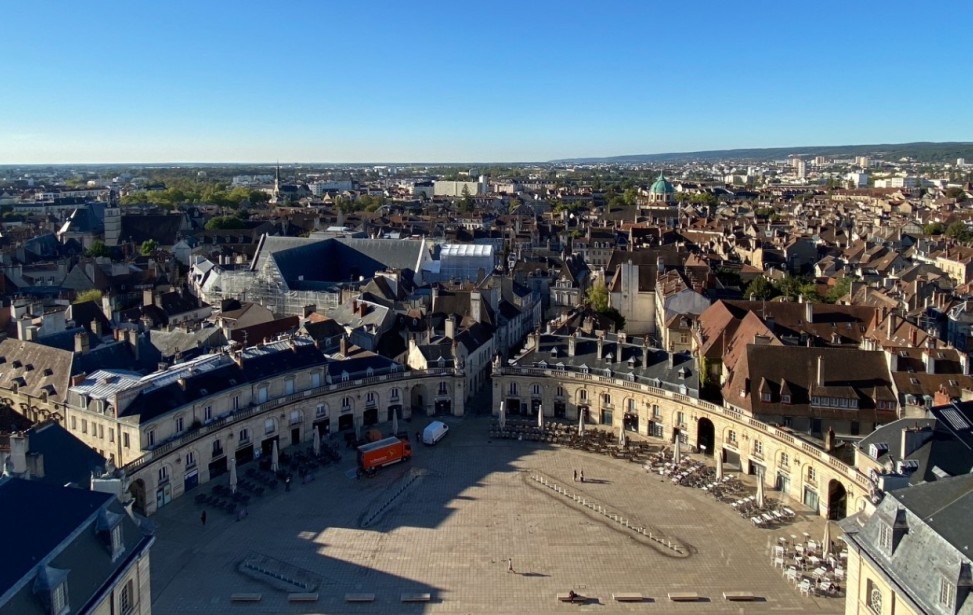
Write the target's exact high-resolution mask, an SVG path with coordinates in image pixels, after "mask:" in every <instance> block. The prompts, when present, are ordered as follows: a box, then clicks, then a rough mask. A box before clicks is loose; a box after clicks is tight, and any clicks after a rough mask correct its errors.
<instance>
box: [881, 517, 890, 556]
mask: <svg viewBox="0 0 973 615" xmlns="http://www.w3.org/2000/svg"><path fill="white" fill-rule="evenodd" d="M878 546H879V547H881V548H882V550H884V551H886V552H891V551H892V526H890V525H888V524H887V523H882V524H881V525H880V526H879V529H878Z"/></svg>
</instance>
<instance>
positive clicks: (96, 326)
mask: <svg viewBox="0 0 973 615" xmlns="http://www.w3.org/2000/svg"><path fill="white" fill-rule="evenodd" d="M90 327H91V332H92V333H94V334H95V335H96V336H98V337H99V338H100V337H101V336H102V335H104V331H102V329H101V321H100V320H98V319H97V318H93V319H92V320H91V325H90Z"/></svg>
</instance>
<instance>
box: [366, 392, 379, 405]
mask: <svg viewBox="0 0 973 615" xmlns="http://www.w3.org/2000/svg"><path fill="white" fill-rule="evenodd" d="M377 403H378V396H377V395H375V391H369V392H368V393H366V394H365V405H366V406H374V405H376V404H377Z"/></svg>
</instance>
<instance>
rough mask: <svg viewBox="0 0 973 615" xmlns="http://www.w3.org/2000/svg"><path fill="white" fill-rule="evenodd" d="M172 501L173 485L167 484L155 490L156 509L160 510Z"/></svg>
mask: <svg viewBox="0 0 973 615" xmlns="http://www.w3.org/2000/svg"><path fill="white" fill-rule="evenodd" d="M171 501H172V484H171V483H165V484H163V485H159V488H158V489H156V490H155V509H156V510H159V509H160V508H162V507H163V506H165V505H166V504H168V503H169V502H171Z"/></svg>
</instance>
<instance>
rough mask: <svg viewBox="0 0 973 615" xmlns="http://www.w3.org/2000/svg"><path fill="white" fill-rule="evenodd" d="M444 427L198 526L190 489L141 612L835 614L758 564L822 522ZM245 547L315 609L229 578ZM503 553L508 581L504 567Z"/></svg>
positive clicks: (160, 547) (482, 431)
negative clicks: (366, 469) (366, 465)
mask: <svg viewBox="0 0 973 615" xmlns="http://www.w3.org/2000/svg"><path fill="white" fill-rule="evenodd" d="M446 421H447V422H449V423H450V428H451V431H450V434H449V436H447V438H446V439H444V440H443V441H442V442H440V443H439V444H438V445H437V446H435V447H431V448H430V447H425V446H421V445H420V446H418V447H417V448H416V450H415V454H414V457H413V460H412V461H411V462H409V463H408V464H401V465H398V466H392V467H389V468H386V469H384V470H382V471H381V473H380V475H379V476H378V477H376V478H372V479H361V480H355V479H349V478H348V477H347V476H346V475H345V472H346V471H347V470H348V469H350V468H351V467H353V464H354V459H353V457H354V456H353V455H352V454H351V453H352V452H351V451H350V450H349V451H347V453H346V454H345V455H344V460H343V461H342V463H341V464H340V465H331V466H328V467H327V468H325V469H323V470H319V471H318V472H317V478H316V480H315V481H313V482H311V483H309V484H306V485H302V484H297V483H298V481H295V482H294V484H292V487H291V491H290V492H284V490H283V489H282V488H281V489H278V491H277V492H271V493H270V494H269V495H265V496H264V497H263V498H257V499H256V500H255V502H253V503H252V504H251V505H250V507H249V513H250V514H249V516H248V517H247V518H245V519H243V520H241V521H235V520H234V519H233V518H232V517H230V516H229V515H226V514H221V513H219V512H217V511H214V510H212V509H209V510H208V511H207V515H208V521H207V525H206V526H205V527H203V526H202V524H201V522H200V512H201V509H200V508H199V507H198V506H197V505H196V504H195V503H194V502H193V494H192V493H190V495H189V496H187V497H183V498H181V499H179V500H177V501H175V502H173V503H172V504H170V505H169V506H167V507H165V508H164V509H162V510H161V511H160V512H159V513H158V514H157V515H156V516H155V517H153V521H155V522H156V523H157V524H158V531H157V541H156V543H155V546H154V547H153V549H152V597H153V605H152V610H153V613H154V614H155V615H175V614H178V613H236V612H239V613H254V614H255V613H282V614H290V613H530V612H533V613H537V612H579V611H580V612H589V611H592V610H595V611H597V610H599V609H600V610H601V612H612V613H616V612H618V613H627V612H660V613H661V612H679V613H728V612H733V613H743V612H746V613H762V612H788V611H789V612H795V613H803V612H822V613H840V612H843V611H844V599H843V598H839V599H836V598H807V597H803V596H801V595H800V593H799V592H798V591H797V590H796V589H795V588H793V587H792V586H791V585H790V584H789V583H788V582H787V581H786V580H785V579H784V578H783V577H782V576H781V573H780V570H775V569H773V568H772V567H771V566H770V564H769V560H770V556H769V548H770V543H771V542H772V541H776V540H777V538H778V537H779V536H790V535H792V534H795V535H798V536H801V534H802V533H803V532H805V531H807V532H809V533H810V534H811V535H812V537H814V538H818V537H819V536H820V535H821V534H822V533H823V523H824V522H823V520H821V519H819V518H817V517H807V516H803V515H802V517H801V518H799V521H798V522H796V523H794V524H791V525H787V526H784V527H782V528H778V529H776V530H762V529H757V528H754V527H753V526H752V525H751V524H750V522H749V520H746V519H743V518H742V517H741V516H740V515H739V514H737V513H736V512H734V511H733V510H732V509H731V508H730V507H729V506H728V505H726V504H722V503H719V502H717V501H716V500H714V499H713V498H712V497H710V496H708V495H707V494H705V493H704V492H702V491H701V490H697V489H691V488H686V487H678V486H675V485H673V484H671V483H670V482H668V481H667V480H663V479H662V478H661V477H659V476H658V475H651V474H648V473H647V472H645V470H643V469H642V468H641V467H640V466H639V465H638V464H634V463H630V462H627V461H624V460H616V459H611V458H608V457H603V456H596V455H592V454H589V453H584V452H579V451H575V450H572V449H568V448H558V447H553V446H551V445H547V444H540V443H531V442H518V441H509V440H504V441H493V442H490V441H489V439H488V437H487V436H488V430H489V419H487V418H485V417H481V418H474V417H470V418H466V419H446ZM417 422H418V421H416V422H413V425H412V429H413V431H414V430H415V427H416V423H417ZM418 423H419V425H420V426H422V425H424V424H425V422H424V421H423V422H418ZM411 468H420V469H424V470H426V472H427V474H426V475H425V476H424V477H423V479H422V481H420V482H419V483H418V484H417V485H416V486H415V487H414V488H410V489H408V490H407V491H406V493H404V494H403V496H402V497H400V498H397V499H396V500H395V503H394V505H393V506H392V507H391V508H390V509H389V510H388V511H387V512H385V513H384V514H383V515H382V517H381V518H380V519H378V520H377V521H376V523H375V524H374V525H372V526H370V527H369V528H368V529H361V528H360V522H361V519H362V516H363V515H364V514H365V513H366V511H368V510H371V509H374V508H375V507H377V506H381V504H382V503H383V502H384V501H386V500H387V499H388V498H389V497H390V496H391V494H392V493H394V491H395V490H396V488H397V486H398V481H399V480H403V477H406V476H407V475H408V472H409V470H410V469H411ZM574 469H578V470H582V469H583V470H584V474H585V478H586V481H587V482H585V483H584V484H580V483H574V482H573V480H572V472H573V470H574ZM531 470H536V471H541V472H543V473H544V474H546V475H547V476H548V477H553V478H558V477H560V478H561V479H562V480H564V481H565V484H566V485H569V486H570V487H571V488H573V489H575V490H577V491H579V492H582V493H586V494H589V495H591V496H593V497H594V498H596V499H597V500H598V501H599V502H604V503H605V504H606V505H610V506H611V507H612V508H613V509H614V510H617V511H618V512H620V513H623V514H625V515H626V516H627V517H630V518H631V519H632V520H633V521H634V522H644V523H645V524H647V525H652V526H654V527H657V528H659V529H660V530H662V531H664V532H666V533H667V534H669V535H672V536H674V537H678V539H679V540H680V541H681V542H682V543H684V544H687V545H689V546H690V547H691V549H692V550H693V555H692V556H691V557H689V558H686V559H674V558H670V557H666V556H665V555H663V554H662V553H660V552H658V551H656V550H654V549H651V548H649V547H647V546H645V545H644V544H641V543H639V541H638V540H636V539H635V538H633V537H632V536H631V535H630V534H628V533H626V531H624V530H623V529H621V528H618V527H612V525H611V524H610V523H606V522H604V521H601V520H598V519H596V518H593V517H592V516H590V515H587V514H585V513H583V512H581V511H579V510H576V509H573V508H572V507H570V506H569V505H567V504H566V503H565V502H563V501H559V500H558V499H557V498H552V497H550V496H549V495H548V494H545V493H543V492H541V491H540V490H538V489H535V488H532V487H531V486H530V485H528V484H526V482H525V481H524V477H523V476H522V474H523V473H525V472H529V471H531ZM211 486H212V484H209V485H203V486H202V487H200V488H201V489H208V488H211ZM770 495H775V494H773V493H771V494H770ZM791 506H792V508H795V509H797V508H798V507H797V506H796V505H794V504H791ZM251 551H253V552H257V553H263V554H266V555H269V556H271V557H274V558H277V559H280V560H282V561H284V562H288V563H290V564H293V565H295V566H299V567H301V568H305V569H307V570H309V571H312V572H313V573H315V574H317V575H320V577H321V579H322V584H321V586H320V587H319V588H318V593H319V594H320V599H319V601H318V602H317V603H315V604H288V602H287V595H286V594H285V593H283V592H280V591H278V590H275V589H272V588H271V587H269V586H266V585H263V584H260V583H259V582H257V581H254V580H253V579H250V578H247V577H245V576H243V575H241V574H240V573H239V572H238V571H237V570H236V568H237V565H238V564H239V562H240V561H241V560H242V559H243V558H244V557H245V556H246V555H247V554H248V553H250V552H251ZM508 558H512V560H513V566H514V573H509V572H508V571H507V560H508ZM571 589H573V590H574V591H576V592H577V593H579V594H582V595H586V596H593V597H597V598H600V605H599V604H596V603H591V604H587V605H568V604H560V603H558V602H557V601H556V600H555V595H556V594H557V593H559V592H567V591H569V590H571ZM733 590H744V591H749V592H752V593H754V594H756V595H758V596H761V597H763V598H764V601H762V602H756V603H746V604H741V603H730V602H725V601H724V600H723V596H722V592H723V591H733ZM669 591H695V592H698V593H699V594H700V595H701V596H703V597H705V598H707V599H708V600H707V601H705V602H699V603H679V604H677V603H671V602H669V601H668V600H667V598H666V593H667V592H669ZM238 592H259V593H262V594H263V600H262V601H261V602H260V603H257V604H240V605H237V604H231V603H230V595H231V594H233V593H238ZM417 592H429V593H431V594H432V597H433V601H432V602H431V603H428V604H402V603H400V602H399V596H400V594H402V593H417ZM612 592H638V593H642V594H644V595H646V596H648V597H650V598H652V599H653V602H646V603H634V604H619V603H615V602H613V601H612V599H611V594H612ZM346 593H374V594H376V602H374V603H372V604H346V603H345V602H344V595H345V594H346Z"/></svg>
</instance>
